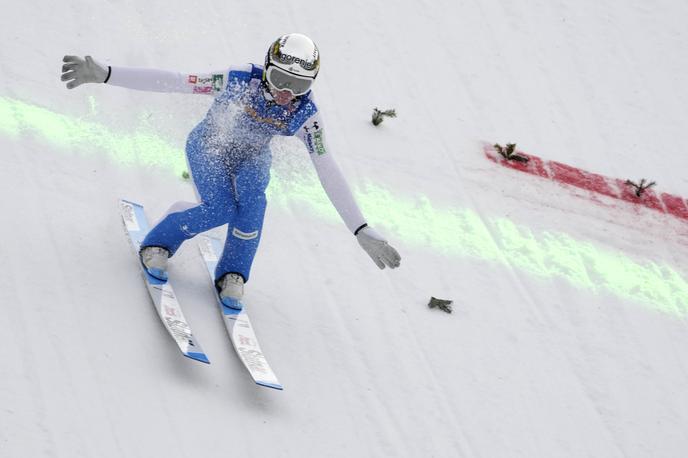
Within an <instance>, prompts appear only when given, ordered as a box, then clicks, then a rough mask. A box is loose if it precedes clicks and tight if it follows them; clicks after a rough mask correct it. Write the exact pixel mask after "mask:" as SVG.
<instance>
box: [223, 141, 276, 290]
mask: <svg viewBox="0 0 688 458" xmlns="http://www.w3.org/2000/svg"><path fill="white" fill-rule="evenodd" d="M234 178H235V185H236V187H235V200H236V216H235V217H234V220H233V221H232V222H230V224H229V227H228V228H227V239H226V241H225V248H224V251H223V253H222V257H221V258H220V261H219V262H218V264H217V269H216V270H215V278H217V279H219V278H222V276H223V275H224V274H226V273H228V272H236V273H239V274H241V275H242V276H243V277H244V280H245V281H248V279H249V275H250V272H251V265H252V264H253V258H254V257H255V255H256V251H257V250H258V244H259V243H260V237H261V235H262V234H261V233H262V230H263V219H264V216H265V208H266V205H267V199H266V198H265V189H266V188H267V186H268V183H269V181H270V156H269V152H264V153H262V154H261V156H260V157H258V158H255V159H254V160H250V161H248V162H245V163H243V164H241V165H240V166H239V167H238V168H237V171H236V173H235V175H234Z"/></svg>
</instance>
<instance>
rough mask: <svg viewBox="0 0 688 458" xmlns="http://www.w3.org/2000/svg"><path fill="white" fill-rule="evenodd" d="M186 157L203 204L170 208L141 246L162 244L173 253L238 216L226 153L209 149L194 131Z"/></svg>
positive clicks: (188, 143)
mask: <svg viewBox="0 0 688 458" xmlns="http://www.w3.org/2000/svg"><path fill="white" fill-rule="evenodd" d="M186 157H187V159H188V162H189V168H190V169H191V174H192V176H193V181H194V185H195V186H196V189H197V191H198V194H199V196H200V198H201V203H200V204H199V205H197V206H195V207H192V208H188V209H186V210H184V211H172V209H171V211H169V212H168V214H167V215H166V216H165V217H164V218H163V219H162V220H161V221H160V222H159V223H158V224H157V225H156V226H155V227H154V228H153V229H151V231H150V232H149V233H148V235H147V236H146V238H145V239H144V240H143V243H142V244H141V246H142V247H146V246H160V247H163V248H165V249H167V250H168V251H169V252H170V255H174V253H175V252H176V251H177V249H178V248H179V246H180V245H181V244H182V243H183V242H184V241H185V240H188V239H190V238H191V237H193V236H195V235H196V234H199V233H201V232H204V231H207V230H209V229H212V228H214V227H217V226H221V225H223V224H226V223H228V222H230V221H232V220H233V219H234V216H235V215H236V205H235V202H234V183H233V178H232V173H231V168H230V166H229V165H228V164H227V161H226V160H224V159H223V156H221V155H218V154H215V153H212V152H209V151H207V149H206V148H204V145H203V143H202V140H201V138H200V136H199V135H197V134H196V133H195V132H192V134H191V135H190V136H189V140H188V141H187V144H186ZM173 208H174V207H173Z"/></svg>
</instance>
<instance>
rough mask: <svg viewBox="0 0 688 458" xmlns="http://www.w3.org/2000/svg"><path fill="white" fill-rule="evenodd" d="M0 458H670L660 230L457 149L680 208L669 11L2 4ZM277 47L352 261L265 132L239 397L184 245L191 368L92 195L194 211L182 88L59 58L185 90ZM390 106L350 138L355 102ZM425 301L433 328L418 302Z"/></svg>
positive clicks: (666, 242) (235, 368) (680, 249)
mask: <svg viewBox="0 0 688 458" xmlns="http://www.w3.org/2000/svg"><path fill="white" fill-rule="evenodd" d="M2 10H3V12H2V15H0V43H2V45H1V46H0V74H1V76H2V77H1V78H0V151H1V152H0V154H1V157H2V158H3V163H2V164H3V168H2V170H3V172H4V173H3V179H2V180H1V182H0V190H1V193H0V195H2V215H3V224H2V225H0V259H1V260H2V275H0V307H2V310H1V313H0V329H1V330H2V333H3V344H2V345H1V346H0V358H1V360H2V365H0V456H2V457H3V458H26V457H54V458H58V457H59V458H74V457H99V458H110V457H112V458H114V457H128V458H134V457H141V458H144V457H145V458H151V457H165V458H182V457H204V458H215V457H228V456H246V457H268V456H269V457H303V456H312V457H392V456H394V457H485V458H494V457H529V458H531V457H547V458H550V457H583V456H590V457H605V458H612V457H684V456H686V454H687V453H688V434H686V431H687V430H688V390H687V387H688V352H686V348H688V333H687V332H686V316H687V314H688V300H687V297H688V294H687V291H688V286H687V282H688V251H687V250H688V228H687V227H686V223H685V221H683V222H682V221H679V220H677V219H675V218H671V217H668V216H666V215H663V214H660V213H657V212H653V211H651V210H649V209H646V208H636V207H634V206H633V205H631V204H625V203H620V202H612V201H610V200H604V199H601V198H597V197H595V196H594V195H591V194H587V193H585V192H583V191H581V190H577V189H574V188H568V187H566V186H563V185H560V184H556V183H550V182H547V181H546V180H543V179H540V178H537V177H532V176H527V175H525V174H519V173H518V172H515V171H512V170H508V169H506V168H503V167H500V166H499V165H497V164H494V163H492V162H490V161H488V160H487V159H485V157H484V156H483V153H482V142H483V141H487V142H500V143H502V144H504V143H506V142H517V143H518V145H519V148H521V149H523V150H525V151H526V152H531V153H534V154H537V155H539V156H541V157H544V158H546V159H550V160H557V161H560V162H564V163H567V164H570V165H572V166H574V167H579V168H582V169H585V170H589V171H593V172H596V173H600V174H603V175H607V176H610V177H618V178H623V179H626V178H630V179H634V180H639V179H640V178H648V179H651V180H655V181H657V189H658V190H662V191H665V192H669V193H672V194H676V195H681V196H688V178H687V177H686V168H687V167H686V166H687V165H688V160H687V159H686V155H685V153H684V152H683V149H684V145H682V140H683V139H684V135H685V132H686V127H687V126H686V119H688V108H687V107H688V86H686V84H685V81H686V80H687V78H688V74H687V73H688V39H687V38H688V37H687V32H686V28H685V18H686V17H688V3H686V2H684V1H679V0H672V1H669V0H656V1H654V2H651V4H650V3H648V2H646V1H641V0H629V1H625V2H620V1H615V0H581V1H577V2H567V1H563V0H552V1H547V2H545V1H536V0H526V1H521V2H509V1H506V0H479V1H477V0H475V1H470V0H467V1H448V0H434V1H432V2H431V1H421V2H395V1H390V0H386V1H378V2H369V1H363V0H352V1H348V2H336V3H334V2H312V1H311V2H305V1H292V2H284V1H274V0H265V1H262V2H210V1H198V2H183V1H173V2H170V1H159V0H153V1H147V2H133V1H129V2H127V1H118V2H115V1H110V2H92V1H85V0H67V1H66V2H60V3H54V2H48V1H45V0H43V1H38V2H4V3H3V8H2ZM292 31H300V32H303V33H306V34H308V35H310V36H312V37H313V38H314V39H315V41H316V42H317V43H318V44H319V46H320V49H321V53H322V71H321V73H320V75H319V77H318V81H317V82H316V86H315V92H316V94H317V99H318V101H319V106H320V108H321V109H322V111H323V115H324V118H325V121H326V123H327V126H326V128H327V130H328V135H329V142H330V143H331V145H332V147H333V150H334V154H336V157H337V159H338V162H339V163H340V165H341V167H342V169H343V171H344V173H345V175H346V176H347V178H348V179H349V181H350V183H351V185H352V188H354V189H355V192H356V195H357V198H358V199H359V201H360V202H361V206H362V207H363V209H364V213H365V214H366V215H367V217H368V219H369V222H370V224H371V225H372V226H374V227H375V228H377V229H378V230H379V231H380V232H382V233H384V234H385V235H386V236H387V237H388V238H389V240H390V242H391V243H392V244H393V245H394V246H395V247H397V248H398V250H399V251H400V253H401V254H402V257H403V259H402V266H401V267H400V268H399V269H398V270H395V271H388V270H385V271H379V270H378V269H377V268H376V267H375V266H374V264H373V263H372V262H371V261H370V259H368V258H367V256H366V254H365V253H364V252H363V251H362V250H361V249H360V248H359V246H358V245H357V243H356V240H355V239H354V237H353V236H352V235H351V234H350V233H348V231H347V230H346V228H345V227H344V225H343V224H342V223H341V222H340V221H339V220H338V219H337V217H336V215H335V214H333V212H332V210H331V209H330V207H329V204H328V203H327V200H326V198H325V197H324V195H323V193H322V191H321V190H320V189H319V188H318V186H317V183H316V182H315V179H314V172H313V171H312V167H311V166H310V161H309V160H308V158H307V153H306V151H305V148H303V147H302V146H300V145H299V143H298V142H294V141H291V140H289V139H286V140H285V139H277V140H276V141H275V142H274V145H273V146H274V150H275V164H274V172H275V173H274V175H273V177H274V179H273V183H272V185H271V189H270V193H271V194H270V204H269V208H268V216H267V218H266V225H265V231H264V235H263V241H262V245H261V249H260V251H259V254H258V257H257V259H256V262H255V265H254V271H253V274H252V279H251V281H250V282H249V284H248V285H247V293H246V297H245V299H246V304H247V307H248V311H249V313H250V314H251V317H252V320H253V324H254V326H255V328H256V332H257V335H258V337H259V339H260V341H261V344H262V347H263V350H264V352H265V353H266V355H267V357H268V359H269V361H270V362H271V364H272V366H273V369H274V370H275V372H276V373H277V375H278V376H279V378H280V381H281V382H282V383H283V384H284V386H285V390H284V391H283V392H278V391H274V390H269V389H265V388H261V387H257V386H255V385H254V384H253V383H252V382H251V380H250V379H249V377H248V375H247V373H245V371H244V370H243V368H242V366H241V365H240V364H239V362H238V360H237V358H236V356H235V355H234V353H233V350H232V348H231V347H230V345H229V341H228V340H227V338H226V335H225V330H224V328H223V325H222V321H221V319H220V315H219V313H218V310H217V309H216V305H215V302H214V298H213V292H212V289H211V286H210V283H209V281H208V279H207V274H206V272H205V271H204V265H203V263H202V260H201V258H200V255H199V253H198V249H197V242H196V240H192V241H190V242H188V243H187V244H185V245H184V246H183V247H182V249H181V250H180V252H179V254H178V256H176V257H175V258H174V260H173V263H172V267H171V277H172V279H173V281H174V283H175V287H176V290H177V293H178V296H179V298H180V300H181V303H182V306H183V308H184V312H185V314H186V316H187V318H188V319H189V321H190V323H191V325H192V327H193V329H194V331H195V333H196V335H197V337H198V338H199V340H200V342H201V343H202V345H203V347H204V349H205V350H206V352H207V354H208V356H209V358H210V360H211V364H210V365H204V364H200V363H196V362H193V361H191V360H188V359H185V358H183V357H182V356H181V355H180V354H179V353H178V351H177V350H176V348H175V347H174V344H173V342H172V340H171V339H170V337H169V336H168V335H167V334H166V333H165V331H164V329H163V327H162V326H161V324H160V322H159V320H158V318H157V316H156V314H155V311H154V309H153V307H152V306H151V304H150V301H149V298H148V296H147V293H146V291H145V288H144V286H143V283H142V281H141V276H140V274H139V270H138V267H137V262H136V259H135V257H134V256H133V254H132V252H131V249H130V247H129V246H128V243H127V241H126V238H125V235H124V231H123V229H122V225H121V222H120V216H119V214H118V207H117V200H118V199H119V198H128V199H131V200H135V201H139V202H141V203H142V204H144V205H145V206H146V208H147V210H148V214H149V216H150V219H151V220H152V221H154V220H155V219H157V218H159V217H160V215H161V214H162V213H163V212H164V211H165V210H166V208H167V207H168V205H170V204H171V203H173V202H175V201H178V200H187V201H188V200H193V199H194V192H193V188H192V186H191V184H190V183H189V182H188V181H185V180H184V179H183V178H182V177H181V173H182V172H183V170H184V162H183V157H182V150H183V147H184V142H185V136H186V134H187V133H188V132H189V131H190V129H191V128H192V127H193V126H194V125H195V124H196V123H197V122H198V121H199V120H200V119H201V117H202V116H203V115H204V113H205V111H206V110H207V108H208V106H209V104H210V101H211V100H210V99H208V98H206V96H192V95H169V94H150V93H142V92H135V91H128V90H125V89H121V88H116V87H109V86H107V85H86V86H82V87H79V88H77V89H75V90H72V91H68V90H67V89H65V88H64V85H63V84H62V83H61V82H60V81H59V75H60V66H61V59H62V56H63V55H64V54H77V55H86V54H90V55H93V56H94V58H96V59H97V60H99V61H101V62H103V63H106V64H112V65H120V66H136V67H153V68H162V69H170V70H178V71H184V72H203V71H208V70H214V69H221V68H224V67H227V66H229V65H230V64H234V63H245V62H255V63H261V62H262V60H263V58H264V52H265V50H266V48H267V46H268V44H269V43H270V42H271V41H272V40H273V39H274V38H275V37H277V36H278V35H280V34H283V33H288V32H292ZM374 107H378V108H381V109H388V108H395V109H396V110H397V113H398V117H397V118H396V119H387V120H386V121H385V122H384V123H383V124H382V125H381V126H379V127H378V128H375V127H373V126H372V125H371V124H370V115H371V113H372V109H373V108H374ZM431 296H435V297H439V298H443V299H453V300H454V304H453V313H452V314H446V313H443V312H442V311H439V310H437V309H434V310H431V309H429V308H428V307H427V303H428V300H429V299H430V297H431Z"/></svg>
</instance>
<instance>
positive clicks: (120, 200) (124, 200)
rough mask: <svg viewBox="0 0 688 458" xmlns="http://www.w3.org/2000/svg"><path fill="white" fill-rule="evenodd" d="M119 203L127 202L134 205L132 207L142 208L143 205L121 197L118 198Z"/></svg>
mask: <svg viewBox="0 0 688 458" xmlns="http://www.w3.org/2000/svg"><path fill="white" fill-rule="evenodd" d="M119 203H120V205H122V204H128V205H132V206H134V207H139V208H143V205H141V204H137V203H136V202H134V201H131V200H128V199H122V198H120V199H119Z"/></svg>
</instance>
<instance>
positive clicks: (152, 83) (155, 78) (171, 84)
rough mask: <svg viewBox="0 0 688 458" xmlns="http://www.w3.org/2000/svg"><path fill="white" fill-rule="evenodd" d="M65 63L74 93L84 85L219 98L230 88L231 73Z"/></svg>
mask: <svg viewBox="0 0 688 458" xmlns="http://www.w3.org/2000/svg"><path fill="white" fill-rule="evenodd" d="M62 61H63V62H64V64H63V65H62V81H67V88H68V89H73V88H75V87H77V86H80V85H82V84H84V83H107V84H110V85H113V86H120V87H125V88H128V89H137V90H140V91H150V92H180V93H185V94H209V95H215V94H217V93H218V92H221V91H222V90H223V89H224V87H225V85H226V84H227V74H228V73H229V69H227V70H223V71H219V72H213V73H204V74H193V75H190V74H183V73H178V72H170V71H166V70H155V69H149V68H127V67H111V66H104V65H101V64H99V63H98V62H96V61H95V60H93V58H92V57H91V56H86V58H85V59H82V58H80V57H78V56H65V57H64V58H63V59H62Z"/></svg>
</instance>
